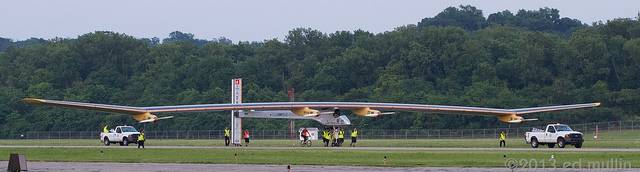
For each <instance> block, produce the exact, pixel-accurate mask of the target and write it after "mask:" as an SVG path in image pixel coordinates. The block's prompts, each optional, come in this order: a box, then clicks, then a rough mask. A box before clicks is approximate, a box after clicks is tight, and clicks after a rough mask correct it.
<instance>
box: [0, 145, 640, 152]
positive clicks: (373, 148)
mask: <svg viewBox="0 0 640 172" xmlns="http://www.w3.org/2000/svg"><path fill="white" fill-rule="evenodd" d="M0 148H109V149H134V148H136V146H20V145H0ZM146 148H147V149H256V150H260V149H269V150H292V149H314V150H322V149H332V150H334V149H338V150H367V151H553V152H558V151H565V152H640V148H580V149H577V148H572V147H569V148H536V149H533V148H453V147H452V148H425V147H225V146H146Z"/></svg>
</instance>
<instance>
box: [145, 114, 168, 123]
mask: <svg viewBox="0 0 640 172" xmlns="http://www.w3.org/2000/svg"><path fill="white" fill-rule="evenodd" d="M171 118H173V116H165V117H160V118H152V119H147V120H142V121H140V122H138V123H147V122H156V121H158V120H161V119H171Z"/></svg>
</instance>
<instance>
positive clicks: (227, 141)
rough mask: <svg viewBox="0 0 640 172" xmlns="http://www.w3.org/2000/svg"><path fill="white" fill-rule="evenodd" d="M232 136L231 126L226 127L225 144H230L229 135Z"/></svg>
mask: <svg viewBox="0 0 640 172" xmlns="http://www.w3.org/2000/svg"><path fill="white" fill-rule="evenodd" d="M230 136H231V131H230V130H229V128H227V127H224V146H229V142H230V141H231V140H230V139H229V137H230Z"/></svg>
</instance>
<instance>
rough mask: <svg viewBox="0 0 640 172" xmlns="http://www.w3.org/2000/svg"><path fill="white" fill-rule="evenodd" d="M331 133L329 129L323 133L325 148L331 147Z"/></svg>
mask: <svg viewBox="0 0 640 172" xmlns="http://www.w3.org/2000/svg"><path fill="white" fill-rule="evenodd" d="M329 137H330V136H329V131H328V130H327V129H325V130H323V131H322V142H323V143H324V147H329Z"/></svg>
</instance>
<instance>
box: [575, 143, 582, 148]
mask: <svg viewBox="0 0 640 172" xmlns="http://www.w3.org/2000/svg"><path fill="white" fill-rule="evenodd" d="M574 146H576V148H582V143H576V145H574Z"/></svg>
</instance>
